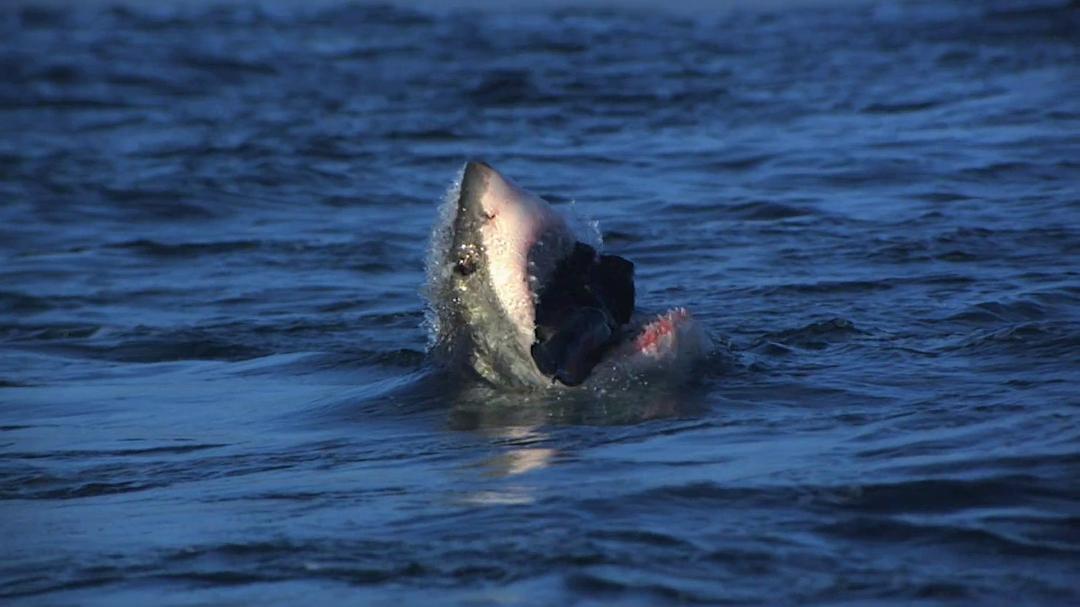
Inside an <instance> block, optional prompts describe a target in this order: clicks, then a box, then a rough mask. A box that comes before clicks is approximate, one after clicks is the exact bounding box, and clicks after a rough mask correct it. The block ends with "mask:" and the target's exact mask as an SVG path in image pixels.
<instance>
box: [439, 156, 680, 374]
mask: <svg viewBox="0 0 1080 607" xmlns="http://www.w3.org/2000/svg"><path fill="white" fill-rule="evenodd" d="M427 271H428V285H427V287H426V295H427V299H428V304H429V314H428V320H429V323H430V324H431V325H432V329H433V331H432V332H433V337H434V341H433V350H434V352H435V354H436V355H437V356H438V357H439V358H441V359H442V360H443V361H445V362H449V363H451V364H460V365H463V366H466V367H468V368H471V369H472V370H473V371H475V372H476V373H477V374H478V375H480V377H482V378H483V379H485V380H487V381H488V382H490V383H492V384H494V385H496V386H505V387H519V388H530V387H544V386H553V385H567V386H572V385H578V384H581V383H583V382H585V381H586V380H588V379H590V378H591V376H592V375H594V371H596V373H595V374H608V375H610V374H611V373H612V372H613V371H614V370H617V369H620V368H622V369H632V370H636V369H641V368H647V367H650V366H656V365H654V364H653V363H656V364H661V363H663V362H665V361H667V360H669V359H673V358H674V357H675V356H676V354H678V353H679V351H680V349H682V348H681V347H680V342H681V341H700V339H699V337H698V336H697V334H695V335H694V336H692V337H693V339H691V336H689V335H688V334H687V331H688V329H689V328H690V327H691V326H692V324H693V323H692V321H691V319H690V316H689V314H688V313H687V312H686V311H685V310H681V309H679V310H673V311H670V312H668V313H667V314H665V315H661V316H658V317H656V318H654V319H651V320H648V321H645V322H643V321H641V320H640V319H639V318H637V317H635V315H634V282H633V264H632V263H630V262H629V261H627V260H625V259H623V258H621V257H618V256H614V255H604V254H602V253H601V252H598V251H597V250H596V249H595V248H594V247H593V246H592V245H590V244H587V243H586V242H583V241H582V239H580V238H579V237H578V235H577V234H576V233H575V231H574V230H573V229H572V228H571V225H570V223H568V222H567V221H566V219H565V218H564V217H563V216H562V215H561V214H559V213H558V212H557V211H556V210H555V209H554V208H553V207H552V206H551V205H549V204H548V203H547V202H546V201H544V200H543V199H542V198H540V197H538V196H536V195H534V194H532V193H530V192H528V191H526V190H525V189H523V188H521V187H520V186H518V185H517V184H515V183H514V182H512V181H511V180H510V179H508V178H506V177H505V176H503V175H502V174H500V173H499V172H498V171H496V170H495V169H493V168H492V167H491V166H489V165H487V164H485V163H482V162H469V163H467V164H466V165H465V169H464V171H463V173H462V175H461V180H460V183H459V184H458V186H457V188H456V189H452V190H451V193H450V195H449V197H448V199H447V201H446V203H445V205H444V208H443V211H442V214H441V217H440V221H439V223H438V225H437V226H436V229H435V231H434V232H433V241H432V249H431V251H430V253H429V257H428V268H427Z"/></svg>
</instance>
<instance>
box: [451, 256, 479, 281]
mask: <svg viewBox="0 0 1080 607" xmlns="http://www.w3.org/2000/svg"><path fill="white" fill-rule="evenodd" d="M475 271H476V258H475V257H473V256H472V255H465V256H463V257H462V258H461V259H459V260H458V262H457V263H456V264H454V272H456V273H458V274H460V275H462V276H468V275H469V274H472V273H473V272H475Z"/></svg>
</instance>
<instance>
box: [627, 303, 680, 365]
mask: <svg viewBox="0 0 1080 607" xmlns="http://www.w3.org/2000/svg"><path fill="white" fill-rule="evenodd" d="M688 318H690V312H688V311H687V310H686V308H683V307H678V308H672V309H671V310H668V311H667V312H666V313H664V314H661V315H660V316H657V317H656V318H655V319H654V320H653V321H652V322H650V323H649V324H647V325H645V327H644V328H642V330H641V332H640V333H638V336H637V337H636V338H635V339H634V347H635V348H636V349H637V350H638V351H639V352H641V353H643V354H649V355H652V356H659V355H661V354H663V353H664V352H670V351H672V350H673V346H674V341H675V338H676V332H677V331H678V329H679V324H680V323H682V322H684V321H685V320H686V319H688Z"/></svg>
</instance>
